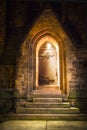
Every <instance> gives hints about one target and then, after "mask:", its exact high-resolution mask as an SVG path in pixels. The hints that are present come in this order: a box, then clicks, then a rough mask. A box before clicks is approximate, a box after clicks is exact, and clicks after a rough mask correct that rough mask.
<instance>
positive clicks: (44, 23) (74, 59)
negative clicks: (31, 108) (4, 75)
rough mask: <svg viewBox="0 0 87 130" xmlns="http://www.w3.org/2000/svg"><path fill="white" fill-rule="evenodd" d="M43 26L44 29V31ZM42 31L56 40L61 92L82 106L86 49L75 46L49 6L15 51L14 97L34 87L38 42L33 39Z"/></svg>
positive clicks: (86, 76)
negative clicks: (58, 51) (58, 53)
mask: <svg viewBox="0 0 87 130" xmlns="http://www.w3.org/2000/svg"><path fill="white" fill-rule="evenodd" d="M44 29H47V31H45V32H44V31H43V30H44ZM43 33H50V34H53V35H54V39H56V40H57V42H58V44H59V47H60V62H62V66H63V67H62V71H64V73H63V74H62V75H65V77H62V80H63V84H62V85H63V86H62V87H63V90H62V91H63V93H67V96H68V98H69V100H70V102H71V104H72V105H78V106H79V107H81V108H82V109H84V110H85V107H84V106H85V104H87V93H86V90H87V86H86V80H87V49H85V48H82V47H81V46H80V47H79V46H78V47H77V46H75V43H74V41H73V40H72V39H71V40H70V38H69V37H68V35H67V34H66V33H65V30H64V29H63V28H62V25H61V24H60V22H59V21H58V20H57V19H56V17H55V15H54V14H53V12H52V11H49V10H48V11H44V12H43V13H42V15H41V16H40V18H39V19H38V20H37V21H36V24H35V25H34V26H33V28H32V29H31V31H30V32H29V34H28V36H27V38H26V39H25V41H24V42H23V44H22V46H21V48H20V51H19V54H17V62H16V82H15V83H16V84H15V85H16V86H15V88H16V90H15V94H16V96H15V97H16V98H20V99H24V98H26V99H27V98H28V96H29V92H30V91H31V90H33V89H34V83H33V82H34V81H35V80H34V79H33V78H35V76H34V75H33V73H32V72H33V71H34V70H35V60H36V57H35V48H33V47H35V46H37V44H38V43H37V42H35V37H36V39H38V40H39V38H38V37H39V35H40V36H41V35H42V36H43V37H44V35H43ZM32 39H33V40H32ZM38 40H37V41H38ZM32 55H33V57H32ZM61 55H63V57H61ZM32 58H33V59H32ZM32 63H33V64H32ZM34 72H35V71H34ZM34 74H35V73H34Z"/></svg>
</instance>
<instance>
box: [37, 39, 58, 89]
mask: <svg viewBox="0 0 87 130" xmlns="http://www.w3.org/2000/svg"><path fill="white" fill-rule="evenodd" d="M36 86H37V88H40V89H41V88H43V87H44V88H47V87H48V88H55V87H56V88H58V89H60V58H59V46H58V43H57V42H56V41H55V40H54V39H53V38H51V37H45V38H42V39H41V40H40V41H39V43H38V45H37V47H36Z"/></svg>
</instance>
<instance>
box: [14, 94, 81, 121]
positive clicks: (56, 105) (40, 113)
mask: <svg viewBox="0 0 87 130" xmlns="http://www.w3.org/2000/svg"><path fill="white" fill-rule="evenodd" d="M32 99H33V101H32V102H30V101H27V102H26V103H25V105H24V107H18V108H17V109H16V114H18V116H19V117H21V118H23V119H64V118H65V117H70V116H71V115H76V114H79V113H80V112H79V109H78V108H76V107H71V106H70V103H69V102H68V99H67V98H66V97H65V96H64V95H62V94H61V95H58V94H41V93H39V94H38V93H35V94H33V95H32ZM24 117H25V118H24Z"/></svg>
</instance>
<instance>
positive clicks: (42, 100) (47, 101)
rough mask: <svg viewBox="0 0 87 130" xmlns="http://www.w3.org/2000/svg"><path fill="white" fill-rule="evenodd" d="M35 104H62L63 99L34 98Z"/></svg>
mask: <svg viewBox="0 0 87 130" xmlns="http://www.w3.org/2000/svg"><path fill="white" fill-rule="evenodd" d="M33 102H34V103H37V102H42V103H43V102H44V103H50V102H51V103H52V102H53V103H57V102H62V98H33Z"/></svg>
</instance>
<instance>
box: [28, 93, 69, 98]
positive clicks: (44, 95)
mask: <svg viewBox="0 0 87 130" xmlns="http://www.w3.org/2000/svg"><path fill="white" fill-rule="evenodd" d="M30 97H31V98H67V96H66V95H65V94H52V93H32V94H30Z"/></svg>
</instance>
